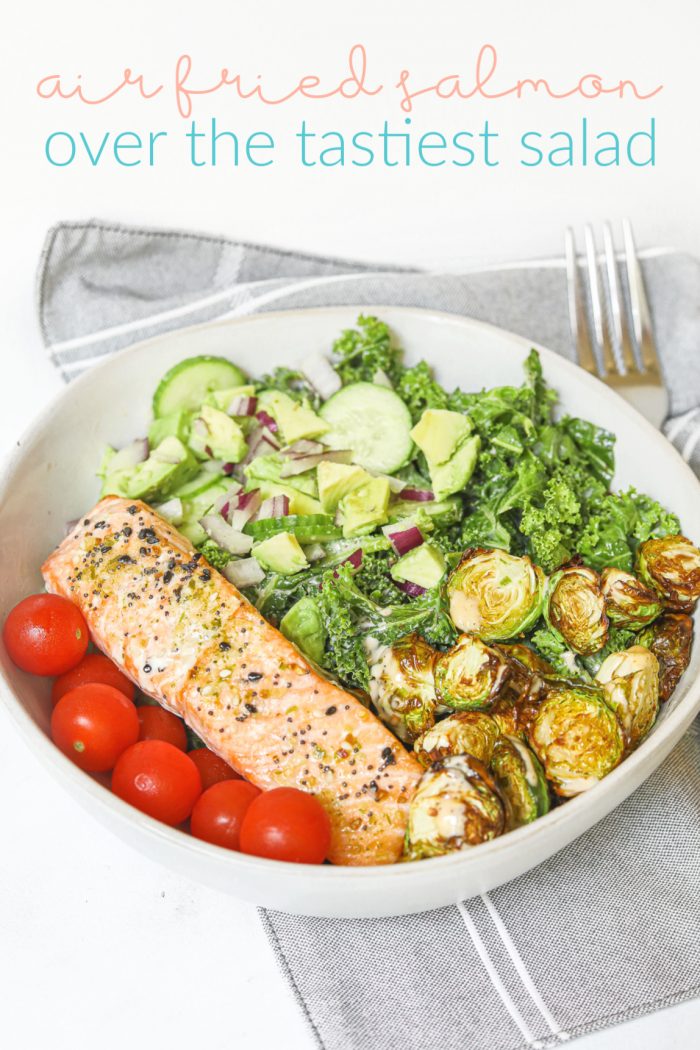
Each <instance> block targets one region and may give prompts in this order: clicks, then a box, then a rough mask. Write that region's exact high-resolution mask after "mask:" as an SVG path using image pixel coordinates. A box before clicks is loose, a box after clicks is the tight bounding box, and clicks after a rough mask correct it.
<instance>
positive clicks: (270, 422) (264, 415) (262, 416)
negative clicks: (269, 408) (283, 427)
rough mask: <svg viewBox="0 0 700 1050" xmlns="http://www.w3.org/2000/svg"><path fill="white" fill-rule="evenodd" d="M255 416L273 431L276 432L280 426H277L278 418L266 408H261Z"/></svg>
mask: <svg viewBox="0 0 700 1050" xmlns="http://www.w3.org/2000/svg"><path fill="white" fill-rule="evenodd" d="M255 418H256V419H258V420H259V421H260V422H261V423H262V425H263V426H264V427H267V429H268V430H269V431H271V433H273V434H276V433H277V431H278V430H279V427H278V426H277V420H276V419H273V418H272V416H271V415H270V414H269V413H268V412H266V411H265V409H264V408H261V409H260V411H259V412H256V413H255Z"/></svg>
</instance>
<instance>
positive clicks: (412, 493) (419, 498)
mask: <svg viewBox="0 0 700 1050" xmlns="http://www.w3.org/2000/svg"><path fill="white" fill-rule="evenodd" d="M401 498H402V499H407V500H410V501H411V503H430V501H431V500H434V499H435V493H434V492H431V491H430V489H403V490H402V492H401Z"/></svg>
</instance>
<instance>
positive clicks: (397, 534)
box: [382, 525, 424, 557]
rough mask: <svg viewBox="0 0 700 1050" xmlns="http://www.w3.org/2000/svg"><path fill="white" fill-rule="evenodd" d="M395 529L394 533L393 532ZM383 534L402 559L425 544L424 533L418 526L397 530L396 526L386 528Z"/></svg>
mask: <svg viewBox="0 0 700 1050" xmlns="http://www.w3.org/2000/svg"><path fill="white" fill-rule="evenodd" d="M392 529H393V531H392ZM382 532H383V533H384V535H385V536H386V538H387V539H388V540H389V542H390V543H391V545H392V547H393V548H394V550H395V551H396V553H397V554H398V555H399V557H402V556H403V555H404V554H408V552H409V551H412V550H415V548H416V547H420V545H421V543H423V539H424V537H423V533H422V532H421V531H420V529H419V528H418V526H417V525H409V526H408V527H407V528H403V529H397V528H396V526H395V525H394V526H386V527H385V528H384V529H382Z"/></svg>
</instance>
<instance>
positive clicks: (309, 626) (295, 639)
mask: <svg viewBox="0 0 700 1050" xmlns="http://www.w3.org/2000/svg"><path fill="white" fill-rule="evenodd" d="M280 631H281V632H282V634H283V635H284V637H285V638H288V639H289V641H290V642H292V643H293V644H294V645H296V647H297V648H298V649H301V651H302V653H303V654H304V656H308V657H309V659H310V660H313V661H314V663H317V664H320V663H321V661H322V659H323V652H324V649H325V648H326V628H325V625H324V623H323V617H322V616H321V612H320V610H319V608H318V606H317V604H316V602H315V601H314V600H313V598H300V599H299V601H298V602H296V603H295V604H294V605H293V606H292V607H291V609H290V610H289V612H288V613H287V614H286V615H285V616H284V617H283V618H282V622H281V623H280Z"/></svg>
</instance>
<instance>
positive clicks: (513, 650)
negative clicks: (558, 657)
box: [494, 642, 555, 678]
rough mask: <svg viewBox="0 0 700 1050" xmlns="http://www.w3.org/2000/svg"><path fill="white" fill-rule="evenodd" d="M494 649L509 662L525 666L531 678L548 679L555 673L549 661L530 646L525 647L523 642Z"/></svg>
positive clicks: (497, 646) (498, 646)
mask: <svg viewBox="0 0 700 1050" xmlns="http://www.w3.org/2000/svg"><path fill="white" fill-rule="evenodd" d="M494 648H495V649H498V650H499V652H501V653H503V654H504V655H505V656H506V657H507V658H508V659H509V660H512V661H515V662H517V664H518V665H521V666H523V667H524V668H525V670H526V671H527V672H528V674H529V675H530V676H533V675H537V676H538V677H539V678H547V677H548V676H551V675H554V673H555V671H554V668H553V667H552V665H551V664H550V663H549V662H548V661H547V660H545V659H544V658H543V657H542V656H540V654H539V653H536V652H535V650H534V649H531V648H530V646H529V645H524V644H523V642H511V643H509V644H508V645H496V646H494Z"/></svg>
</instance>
